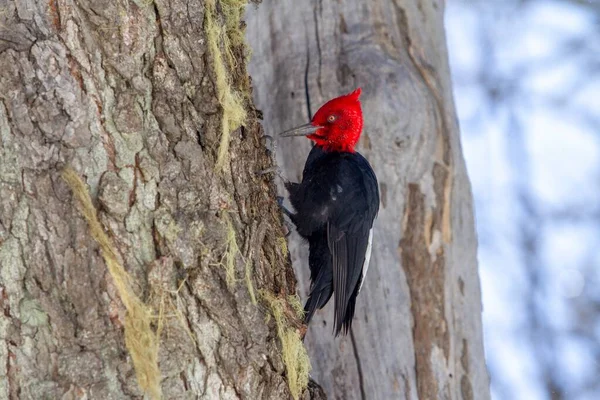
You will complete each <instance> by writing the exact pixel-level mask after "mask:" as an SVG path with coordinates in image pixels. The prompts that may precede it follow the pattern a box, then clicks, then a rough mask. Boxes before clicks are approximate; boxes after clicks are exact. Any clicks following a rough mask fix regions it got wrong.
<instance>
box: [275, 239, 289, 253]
mask: <svg viewBox="0 0 600 400" xmlns="http://www.w3.org/2000/svg"><path fill="white" fill-rule="evenodd" d="M277 243H278V244H279V247H280V248H281V252H282V253H283V254H286V255H287V253H288V245H287V240H286V239H285V238H284V237H283V236H280V237H278V238H277Z"/></svg>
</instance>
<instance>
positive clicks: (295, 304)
mask: <svg viewBox="0 0 600 400" xmlns="http://www.w3.org/2000/svg"><path fill="white" fill-rule="evenodd" d="M288 303H289V304H290V306H291V307H292V309H293V310H294V312H295V313H296V315H297V316H298V318H300V319H304V307H303V306H302V301H301V300H300V296H298V295H297V294H292V295H289V296H288Z"/></svg>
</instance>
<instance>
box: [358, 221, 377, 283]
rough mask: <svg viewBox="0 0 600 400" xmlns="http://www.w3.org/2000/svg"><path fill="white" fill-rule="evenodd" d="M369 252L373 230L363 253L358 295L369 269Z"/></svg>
mask: <svg viewBox="0 0 600 400" xmlns="http://www.w3.org/2000/svg"><path fill="white" fill-rule="evenodd" d="M371 250H373V228H371V230H370V231H369V242H368V244H367V251H366V253H365V262H364V263H363V267H362V280H361V282H360V287H359V288H358V293H360V290H361V289H362V286H363V285H364V284H365V277H366V276H367V270H368V269H369V261H371Z"/></svg>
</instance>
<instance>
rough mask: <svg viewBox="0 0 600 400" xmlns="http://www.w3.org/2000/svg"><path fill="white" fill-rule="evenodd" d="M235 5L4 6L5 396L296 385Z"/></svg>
mask: <svg viewBox="0 0 600 400" xmlns="http://www.w3.org/2000/svg"><path fill="white" fill-rule="evenodd" d="M243 3H244V2H243V1H242V0H220V1H219V2H215V0H171V1H165V0H154V1H144V0H133V1H127V0H110V1H107V0H80V1H73V0H50V1H49V2H48V1H39V0H29V1H26V0H16V1H10V2H7V1H2V2H0V265H1V271H0V309H1V310H2V313H1V314H0V315H1V316H2V317H1V319H0V399H7V398H10V399H75V398H78V399H85V398H88V399H124V398H142V397H143V396H144V393H145V394H146V396H148V397H149V398H159V397H161V396H162V397H163V398H169V399H196V398H205V399H216V398H221V399H238V398H239V399H282V398H289V397H290V389H289V388H288V386H289V387H290V388H291V389H292V391H293V390H295V391H296V392H297V393H293V394H295V395H296V397H297V396H298V392H300V391H301V386H302V385H301V382H300V381H301V380H302V377H303V374H302V371H305V367H306V365H305V364H303V363H302V362H299V361H298V360H299V359H300V360H301V356H302V349H303V347H302V346H301V344H300V345H298V344H299V343H300V342H299V334H298V332H297V329H296V326H298V325H299V322H298V321H299V320H298V316H297V315H296V314H295V313H294V311H293V310H292V308H291V305H290V298H289V297H288V296H289V295H293V294H294V293H295V279H294V276H293V271H292V269H291V265H290V262H289V257H288V252H287V247H286V245H285V239H284V236H283V231H282V224H281V222H282V219H281V215H280V212H279V209H278V207H277V205H276V203H275V201H274V199H275V187H274V185H273V183H272V181H269V180H267V179H266V178H265V177H257V176H256V175H255V173H254V171H257V170H260V169H263V168H267V167H269V166H270V165H271V164H272V160H271V158H270V157H269V155H268V154H266V152H265V147H264V144H263V143H262V141H261V135H262V131H261V127H260V125H259V124H258V123H257V120H256V112H255V110H254V108H253V105H252V101H251V99H250V89H249V80H248V77H247V73H246V68H245V59H246V54H245V52H246V50H245V46H244V44H243V24H241V23H240V19H239V18H240V16H241V14H242V12H243ZM242 122H243V123H244V127H243V128H239V126H240V124H241V123H242ZM90 196H91V197H90ZM125 271H127V272H125ZM254 298H256V299H257V304H253V299H254ZM271 314H272V315H273V316H274V318H270V320H268V319H267V316H268V315H271ZM265 321H267V322H265ZM281 341H283V342H284V343H285V344H286V347H284V350H287V351H288V352H289V351H290V349H291V350H292V351H293V353H288V354H287V355H286V354H283V357H282V350H281V349H282V348H281V343H280V342H281ZM289 354H291V356H289ZM288 356H289V357H288ZM286 357H287V358H286ZM283 358H285V360H283ZM290 367H291V368H292V369H290ZM286 368H287V371H286ZM296 372H297V374H296ZM291 376H293V377H294V378H295V379H296V383H295V386H294V385H293V382H291V378H290V377H291ZM304 376H306V374H304ZM286 379H287V380H288V382H289V385H288V383H286ZM313 389H314V390H313V391H312V392H311V393H312V397H313V398H319V396H321V397H322V394H320V392H319V390H318V388H314V387H313ZM310 395H311V394H309V393H308V392H305V393H304V396H305V397H309V396H310Z"/></svg>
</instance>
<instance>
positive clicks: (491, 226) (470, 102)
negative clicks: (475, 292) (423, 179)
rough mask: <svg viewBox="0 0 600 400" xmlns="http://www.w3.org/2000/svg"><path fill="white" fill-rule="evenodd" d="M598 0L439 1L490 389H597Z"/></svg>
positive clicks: (569, 393) (567, 394) (570, 393)
mask: <svg viewBox="0 0 600 400" xmlns="http://www.w3.org/2000/svg"><path fill="white" fill-rule="evenodd" d="M599 22H600V2H598V1H597V0H590V1H575V0H573V1H566V0H528V1H523V0H502V1H499V0H496V1H479V0H464V1H461V0H451V1H448V3H447V10H446V29H447V35H448V45H449V53H450V62H451V69H452V73H453V85H454V91H455V99H456V104H457V109H458V114H459V120H460V125H461V132H462V144H463V148H464V153H465V158H466V161H467V167H468V170H469V175H470V178H471V182H472V185H473V192H474V197H475V203H476V214H477V230H478V234H479V246H480V247H479V262H480V264H479V265H480V276H481V281H482V292H483V303H484V329H485V334H484V337H485V346H486V356H487V363H488V368H489V371H490V376H491V381H492V396H493V398H495V399H528V400H529V399H531V400H534V399H569V400H572V399H573V400H574V399H577V400H579V399H598V398H600V379H599V378H598V377H599V376H600V363H599V361H600V294H599V291H598V290H597V288H598V286H599V283H600V273H599V270H598V264H599V263H600V257H599V255H598V251H597V248H598V245H599V244H600V243H599V240H598V238H599V235H598V233H599V231H598V228H599V226H600V224H599V219H600V207H599V204H600V201H599V197H600V190H599V189H600V187H599V180H598V177H599V173H600V168H599V167H600V165H599V161H600V154H599V153H600V143H599V140H598V139H599V138H598V133H600V130H599V128H600V23H599Z"/></svg>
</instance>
